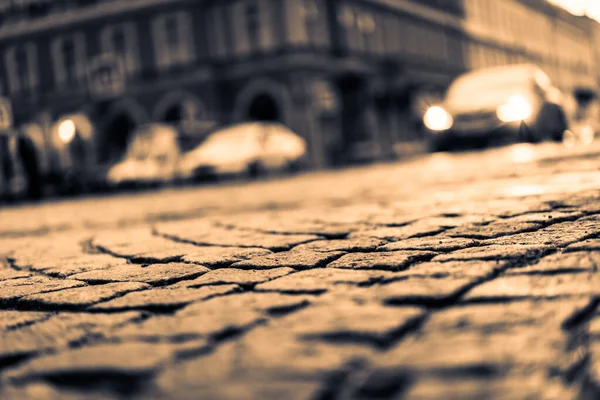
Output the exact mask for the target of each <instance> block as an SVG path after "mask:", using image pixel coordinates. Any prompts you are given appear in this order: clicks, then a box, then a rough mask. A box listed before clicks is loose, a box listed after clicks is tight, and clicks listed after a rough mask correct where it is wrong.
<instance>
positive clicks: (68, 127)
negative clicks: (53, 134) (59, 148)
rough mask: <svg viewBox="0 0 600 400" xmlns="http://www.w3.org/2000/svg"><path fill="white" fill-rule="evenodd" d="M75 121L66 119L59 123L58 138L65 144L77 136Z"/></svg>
mask: <svg viewBox="0 0 600 400" xmlns="http://www.w3.org/2000/svg"><path fill="white" fill-rule="evenodd" d="M76 130H77V129H76V127H75V123H74V122H73V120H72V119H65V120H64V121H61V122H60V123H59V124H58V138H59V139H60V140H61V141H62V142H63V143H65V144H67V143H70V142H71V141H72V140H73V138H74V137H75V132H76Z"/></svg>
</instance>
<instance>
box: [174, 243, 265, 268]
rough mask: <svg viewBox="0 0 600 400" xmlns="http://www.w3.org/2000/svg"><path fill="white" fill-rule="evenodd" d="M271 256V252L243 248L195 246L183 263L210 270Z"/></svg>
mask: <svg viewBox="0 0 600 400" xmlns="http://www.w3.org/2000/svg"><path fill="white" fill-rule="evenodd" d="M268 254H271V251H270V250H267V249H259V248H243V247H221V246H204V247H200V246H195V251H193V252H190V253H186V254H184V255H183V256H182V257H181V260H182V261H185V262H189V263H195V264H201V265H205V266H207V267H209V268H220V267H226V266H229V265H231V264H233V263H235V262H238V261H243V260H248V259H251V258H254V257H260V256H266V255H268Z"/></svg>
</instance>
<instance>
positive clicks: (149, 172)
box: [107, 124, 181, 187]
mask: <svg viewBox="0 0 600 400" xmlns="http://www.w3.org/2000/svg"><path fill="white" fill-rule="evenodd" d="M177 136H178V132H177V129H175V128H174V127H172V126H170V125H166V124H148V125H144V126H141V127H140V128H138V129H137V130H136V131H135V132H134V133H133V135H132V139H131V141H130V142H129V145H128V147H127V151H126V153H125V157H124V159H123V160H122V161H120V162H119V163H117V164H115V165H114V166H112V167H111V168H110V169H109V171H108V174H107V181H108V184H109V185H110V186H113V187H115V186H154V185H157V184H163V183H167V182H170V181H172V180H174V179H175V178H176V175H177V165H178V162H179V159H180V156H181V154H180V150H179V145H178V143H177Z"/></svg>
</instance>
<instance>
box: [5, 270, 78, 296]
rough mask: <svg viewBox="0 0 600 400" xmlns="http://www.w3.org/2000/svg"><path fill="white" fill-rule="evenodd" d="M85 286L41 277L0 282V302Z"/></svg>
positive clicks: (67, 280) (76, 282)
mask: <svg viewBox="0 0 600 400" xmlns="http://www.w3.org/2000/svg"><path fill="white" fill-rule="evenodd" d="M83 285H85V283H84V282H81V281H76V280H72V279H52V278H46V277H43V276H32V277H29V278H19V279H10V280H7V281H0V302H2V301H4V302H7V301H14V300H16V299H18V298H19V297H23V296H27V295H30V294H36V293H43V292H51V291H53V290H61V289H69V288H75V287H78V286H83Z"/></svg>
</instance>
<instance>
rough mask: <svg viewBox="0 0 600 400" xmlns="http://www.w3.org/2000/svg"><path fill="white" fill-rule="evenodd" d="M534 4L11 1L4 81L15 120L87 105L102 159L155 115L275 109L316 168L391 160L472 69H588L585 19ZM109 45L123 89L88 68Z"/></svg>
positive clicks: (195, 117) (575, 73)
mask: <svg viewBox="0 0 600 400" xmlns="http://www.w3.org/2000/svg"><path fill="white" fill-rule="evenodd" d="M542 3H543V2H542V1H541V0H535V1H534V0H520V1H518V0H494V1H490V0H18V1H17V0H5V1H3V2H0V55H1V59H0V92H1V94H2V95H4V96H8V97H10V99H11V101H12V105H13V111H14V117H15V121H16V123H17V124H23V123H27V122H31V121H32V120H33V121H44V122H43V124H46V125H47V124H48V121H52V120H56V119H57V118H59V117H60V116H61V115H65V114H68V113H73V112H82V111H83V112H85V113H87V114H89V115H91V116H92V119H93V120H94V121H95V123H96V125H97V126H96V128H97V129H96V138H97V143H98V157H99V159H100V161H103V162H110V161H112V160H115V159H117V158H119V157H120V155H121V154H122V152H123V150H124V148H125V146H126V144H127V141H128V138H129V135H130V134H131V132H132V130H133V129H134V128H135V126H137V125H140V124H144V123H147V122H150V121H168V122H181V121H184V122H186V124H182V126H184V127H186V126H187V127H192V128H193V127H194V126H195V125H194V122H200V125H202V124H201V122H202V121H216V122H217V123H219V124H225V123H231V122H236V121H244V120H277V121H281V122H283V123H285V124H286V125H288V126H289V127H291V128H292V129H293V130H294V131H296V132H298V133H299V134H300V135H302V136H303V137H304V138H305V139H306V140H307V141H308V143H309V153H310V159H311V160H312V163H313V165H314V166H315V167H324V166H329V165H335V164H339V163H344V162H348V161H352V160H356V159H361V158H364V159H374V158H385V157H389V156H392V155H393V153H394V151H393V149H394V146H395V145H396V144H398V143H404V142H410V141H414V140H418V139H419V136H418V129H416V126H417V124H418V121H419V120H420V114H419V112H420V111H422V108H423V105H422V104H427V103H428V102H430V101H431V100H428V97H433V98H436V97H439V96H441V94H442V93H443V90H444V89H445V87H446V86H447V85H448V84H449V82H450V81H451V80H452V79H453V78H454V77H455V76H456V75H458V74H460V73H462V72H463V71H465V70H467V69H468V68H479V67H485V66H490V65H503V64H508V63H517V62H535V63H538V64H540V65H542V66H543V67H545V68H546V69H547V70H548V72H549V74H550V75H552V76H553V77H554V78H555V80H556V81H557V82H558V83H559V84H560V85H561V86H563V87H567V86H569V85H571V84H573V82H575V81H577V80H578V79H580V77H585V76H587V75H590V74H592V69H593V68H592V66H591V64H590V63H591V62H593V61H592V60H593V57H592V56H591V53H589V52H586V51H587V50H586V49H585V48H584V47H585V46H586V43H587V42H589V40H588V41H586V39H585V32H586V29H587V26H588V25H585V24H582V23H581V20H582V19H578V18H577V17H573V16H571V15H569V14H567V13H566V12H562V10H559V9H557V8H555V7H552V6H549V5H547V4H542ZM573 49H576V51H573ZM567 50H568V51H567ZM105 54H116V55H118V56H119V60H120V61H121V66H122V70H123V71H124V75H125V76H126V79H125V86H124V88H123V90H121V91H117V92H114V93H109V94H108V95H103V96H97V94H96V92H95V91H94V90H90V86H89V76H88V75H89V66H90V64H93V62H94V61H95V60H97V59H98V57H102V56H103V55H105ZM587 54H589V55H590V59H588V58H587ZM192 128H190V129H192ZM192 130H193V129H192Z"/></svg>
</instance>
